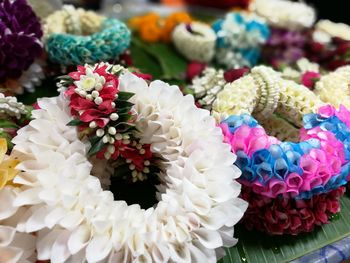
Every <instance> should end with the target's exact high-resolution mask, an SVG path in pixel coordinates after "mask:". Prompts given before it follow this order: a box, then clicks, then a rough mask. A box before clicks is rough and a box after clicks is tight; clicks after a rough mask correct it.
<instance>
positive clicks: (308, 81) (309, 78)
mask: <svg viewBox="0 0 350 263" xmlns="http://www.w3.org/2000/svg"><path fill="white" fill-rule="evenodd" d="M320 77H321V74H320V73H318V72H313V71H306V72H305V73H304V74H303V75H302V76H301V83H302V84H303V85H304V86H306V87H308V88H309V89H313V88H314V86H315V83H316V82H317V81H318V80H319V79H320Z"/></svg>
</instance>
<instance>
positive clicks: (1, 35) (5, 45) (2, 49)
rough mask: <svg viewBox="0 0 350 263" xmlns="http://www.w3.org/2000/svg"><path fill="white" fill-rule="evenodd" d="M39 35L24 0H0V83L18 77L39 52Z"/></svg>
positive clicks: (35, 19) (40, 50)
mask: <svg viewBox="0 0 350 263" xmlns="http://www.w3.org/2000/svg"><path fill="white" fill-rule="evenodd" d="M41 37H42V30H41V25H40V22H39V19H38V17H37V16H36V15H35V13H34V12H33V10H32V8H31V7H30V6H29V5H28V4H27V2H26V1H25V0H17V1H10V0H3V1H1V3H0V56H1V59H0V83H1V82H2V83H4V82H9V81H14V80H15V79H17V78H19V77H20V76H21V75H22V73H23V72H24V71H25V70H27V69H28V68H29V67H30V65H31V64H32V63H33V62H34V60H35V59H36V58H37V57H39V56H40V55H41V53H42V44H41V42H40V38H41ZM5 86H7V85H6V84H5ZM10 92H15V91H14V90H10Z"/></svg>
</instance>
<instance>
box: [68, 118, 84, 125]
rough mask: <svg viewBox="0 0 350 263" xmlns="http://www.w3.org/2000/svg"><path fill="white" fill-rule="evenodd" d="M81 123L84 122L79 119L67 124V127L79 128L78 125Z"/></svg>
mask: <svg viewBox="0 0 350 263" xmlns="http://www.w3.org/2000/svg"><path fill="white" fill-rule="evenodd" d="M83 123H84V122H82V121H81V120H79V119H74V120H71V121H70V122H68V123H67V126H79V125H82V124H83Z"/></svg>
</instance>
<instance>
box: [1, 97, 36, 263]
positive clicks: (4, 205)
mask: <svg viewBox="0 0 350 263" xmlns="http://www.w3.org/2000/svg"><path fill="white" fill-rule="evenodd" d="M24 113H26V111H25V109H24V106H23V105H22V104H21V103H18V102H17V101H16V98H14V97H4V95H3V94H0V117H1V120H0V127H1V128H0V199H1V203H0V262H33V261H35V259H36V257H35V237H34V236H32V235H30V234H25V233H20V232H18V231H17V230H16V225H17V224H18V222H19V220H20V219H21V215H22V214H23V213H24V212H25V211H26V208H23V209H18V208H17V207H16V206H15V204H14V199H15V197H16V195H17V193H18V187H19V184H18V182H17V183H14V179H15V177H16V175H17V174H18V173H19V171H18V170H16V168H15V167H16V166H17V165H18V163H19V161H18V159H16V158H14V156H13V155H10V156H9V155H7V153H8V151H9V148H8V145H9V144H10V142H9V141H10V139H11V136H10V135H9V130H11V134H13V133H15V132H16V130H17V128H18V126H17V124H16V123H15V122H14V121H12V120H11V118H10V119H9V117H14V118H16V117H17V118H20V116H21V114H24Z"/></svg>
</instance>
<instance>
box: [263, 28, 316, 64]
mask: <svg viewBox="0 0 350 263" xmlns="http://www.w3.org/2000/svg"><path fill="white" fill-rule="evenodd" d="M270 31H271V33H270V37H269V38H268V40H267V41H266V43H265V45H264V46H263V47H262V54H261V58H262V61H264V62H265V63H267V64H269V65H272V66H273V67H274V68H280V67H284V66H286V65H290V64H294V63H296V62H297V61H298V60H299V59H301V58H303V57H305V56H306V51H305V49H306V48H307V45H308V42H309V32H308V31H305V30H290V29H289V28H278V27H270Z"/></svg>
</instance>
